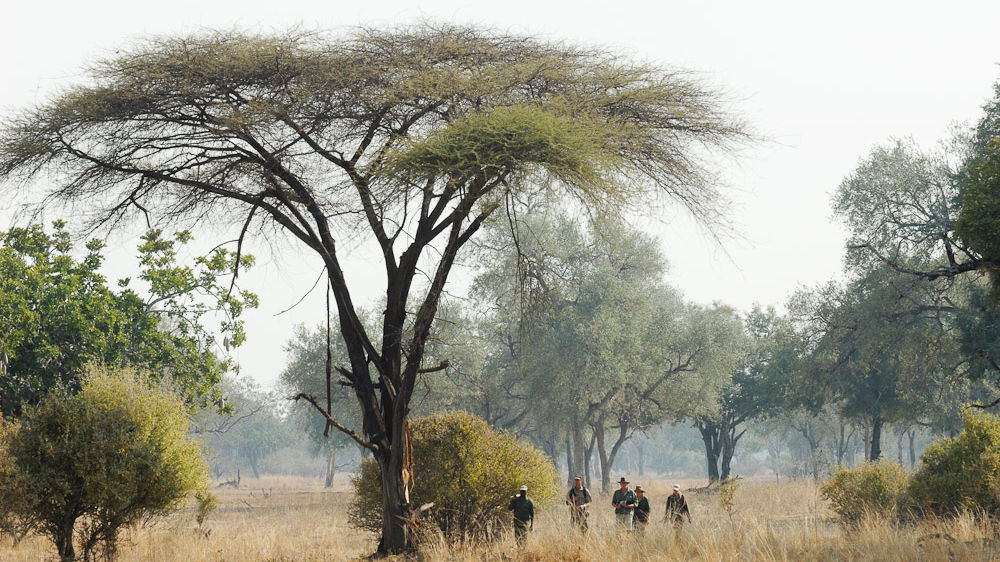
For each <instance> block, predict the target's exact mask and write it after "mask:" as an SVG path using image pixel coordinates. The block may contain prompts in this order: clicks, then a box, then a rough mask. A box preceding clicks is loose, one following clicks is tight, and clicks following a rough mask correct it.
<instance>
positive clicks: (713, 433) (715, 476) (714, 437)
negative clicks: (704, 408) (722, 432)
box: [695, 421, 722, 484]
mask: <svg viewBox="0 0 1000 562" xmlns="http://www.w3.org/2000/svg"><path fill="white" fill-rule="evenodd" d="M695 427H697V428H698V431H699V432H701V440H702V442H703V443H704V444H705V460H706V461H707V465H708V483H709V484H713V483H715V482H718V481H719V453H720V449H721V446H722V445H721V443H720V441H721V440H720V439H719V434H718V427H717V426H716V424H714V423H712V422H709V421H699V422H697V423H696V424H695Z"/></svg>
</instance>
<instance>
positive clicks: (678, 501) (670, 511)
mask: <svg viewBox="0 0 1000 562" xmlns="http://www.w3.org/2000/svg"><path fill="white" fill-rule="evenodd" d="M685 516H686V517H687V522H688V523H690V522H691V511H690V510H689V509H688V504H687V500H685V499H684V494H682V493H681V487H680V486H678V485H677V484H674V490H673V492H672V493H671V494H670V496H669V497H668V498H667V512H666V514H664V516H663V520H664V521H667V522H669V523H672V524H673V526H674V530H675V531H680V530H681V526H682V525H684V517H685Z"/></svg>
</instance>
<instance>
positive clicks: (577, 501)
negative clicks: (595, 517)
mask: <svg viewBox="0 0 1000 562" xmlns="http://www.w3.org/2000/svg"><path fill="white" fill-rule="evenodd" d="M591 502H592V499H591V497H590V490H588V489H587V487H586V486H584V485H583V477H582V476H574V477H573V487H572V488H570V489H569V494H567V497H566V505H568V506H569V509H570V511H569V522H570V525H571V526H574V527H576V528H577V529H579V531H580V532H581V533H586V532H587V527H588V524H587V519H588V518H589V517H590V504H591Z"/></svg>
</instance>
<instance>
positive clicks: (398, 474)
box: [375, 420, 413, 554]
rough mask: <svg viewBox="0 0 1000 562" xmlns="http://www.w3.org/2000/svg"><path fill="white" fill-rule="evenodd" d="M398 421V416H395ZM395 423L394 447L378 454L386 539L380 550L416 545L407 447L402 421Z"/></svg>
mask: <svg viewBox="0 0 1000 562" xmlns="http://www.w3.org/2000/svg"><path fill="white" fill-rule="evenodd" d="M394 421H395V420H394ZM393 425H394V426H397V427H395V430H396V431H394V434H395V435H393V438H392V444H393V445H392V447H390V448H389V451H388V452H387V453H386V452H383V451H380V453H382V454H376V455H375V458H376V459H377V462H378V464H379V470H380V471H381V474H382V540H381V541H380V543H379V549H378V550H379V552H380V553H382V554H398V553H400V552H403V551H405V550H409V549H411V548H413V539H412V537H411V536H410V532H409V531H410V526H409V524H410V521H412V511H411V508H410V494H409V489H408V486H407V483H406V482H404V478H403V450H404V448H405V444H404V442H403V441H404V439H405V434H404V432H403V428H402V423H401V421H400V423H398V425H397V424H396V423H394V424H393Z"/></svg>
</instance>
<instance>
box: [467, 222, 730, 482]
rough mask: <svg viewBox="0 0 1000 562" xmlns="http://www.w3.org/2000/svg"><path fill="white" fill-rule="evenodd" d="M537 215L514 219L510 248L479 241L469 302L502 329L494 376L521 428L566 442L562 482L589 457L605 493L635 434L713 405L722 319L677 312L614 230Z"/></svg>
mask: <svg viewBox="0 0 1000 562" xmlns="http://www.w3.org/2000/svg"><path fill="white" fill-rule="evenodd" d="M535 213H536V214H534V215H526V216H522V217H520V222H519V225H517V226H516V228H517V231H516V235H517V236H516V237H517V240H518V243H517V245H516V247H512V246H510V245H505V244H503V243H501V242H500V241H499V240H498V239H497V238H496V237H489V236H488V237H486V240H485V241H484V243H483V246H484V247H482V248H481V252H482V254H483V256H484V260H483V261H484V263H485V264H488V265H484V266H483V267H482V268H481V271H480V275H479V276H478V277H477V279H476V282H475V284H474V294H476V295H480V296H481V297H482V300H483V301H485V302H487V303H490V306H491V307H492V311H493V317H495V318H499V319H500V321H499V322H497V324H499V325H502V326H505V327H506V328H505V332H504V334H502V337H503V339H504V340H505V341H504V344H505V345H506V346H507V347H508V349H498V350H497V351H498V354H500V355H502V356H504V357H507V358H509V359H510V363H509V365H508V366H507V370H506V371H503V372H502V373H503V374H502V375H501V376H502V377H503V380H507V381H510V382H512V383H513V385H509V386H508V388H517V389H518V392H519V393H520V394H521V396H522V397H521V399H520V400H518V401H516V402H515V403H516V404H518V407H523V408H525V409H526V410H521V412H522V413H523V414H524V419H526V420H531V421H532V422H534V423H536V424H537V425H538V426H539V427H546V428H550V429H553V428H558V430H559V431H560V432H562V433H564V434H565V435H566V437H567V449H568V451H567V453H568V458H569V459H570V462H569V471H570V476H572V475H573V474H584V475H585V476H589V467H590V464H591V463H590V459H591V458H592V455H593V454H594V453H595V452H596V454H597V457H598V460H599V464H600V473H601V482H602V487H603V488H604V489H605V490H610V487H611V471H612V467H613V466H614V462H615V459H616V458H617V456H618V454H619V452H620V451H621V450H622V446H623V445H624V444H625V443H626V442H627V441H628V440H629V439H631V438H632V436H633V435H634V434H635V432H637V431H641V430H645V429H649V428H651V427H653V426H654V425H656V424H658V423H660V422H662V421H664V420H667V419H676V418H678V417H681V416H682V415H685V414H688V415H693V414H694V412H695V411H696V410H697V409H698V408H699V407H703V406H704V405H705V404H707V403H710V402H711V401H712V400H714V394H713V391H714V390H715V388H716V387H717V386H718V384H717V383H718V382H719V377H713V374H714V372H715V371H713V370H712V369H711V368H710V367H709V365H710V363H711V362H713V361H715V360H717V359H718V358H719V357H721V356H722V355H724V353H721V351H720V350H723V349H726V348H727V347H728V346H729V343H730V338H728V337H727V334H728V332H727V330H726V328H725V327H724V325H723V324H724V322H720V321H719V319H720V318H721V317H720V316H718V315H713V314H712V313H711V312H710V311H705V310H702V309H700V308H698V307H694V306H689V305H686V304H684V303H683V301H682V300H681V299H680V297H679V296H678V295H677V294H676V292H675V291H673V290H672V289H670V288H669V287H667V286H666V285H665V284H664V283H663V282H662V281H661V280H660V277H662V273H663V270H664V267H665V264H664V261H663V258H662V256H661V254H660V252H659V249H658V246H657V243H656V241H655V240H653V239H651V238H649V237H647V236H644V235H642V234H641V233H639V232H637V231H635V230H632V229H630V228H628V227H625V226H624V225H621V224H609V223H607V222H605V224H603V225H602V226H601V228H600V229H599V230H598V229H597V228H596V227H595V226H594V225H587V226H584V225H583V224H581V222H579V221H576V220H574V219H572V218H570V217H569V216H568V215H566V214H564V213H562V212H560V211H549V212H544V211H542V210H540V209H536V210H535ZM549 213H551V214H549ZM498 347H499V346H498ZM723 370H724V369H723ZM510 371H513V372H515V373H517V374H516V375H514V376H513V377H511V375H510V373H509V372H510ZM550 454H551V452H550Z"/></svg>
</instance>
